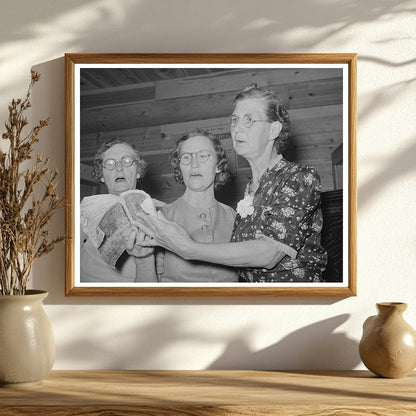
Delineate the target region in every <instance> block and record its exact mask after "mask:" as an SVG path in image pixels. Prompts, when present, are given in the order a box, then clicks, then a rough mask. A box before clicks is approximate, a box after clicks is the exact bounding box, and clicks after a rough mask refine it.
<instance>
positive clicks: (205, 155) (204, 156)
mask: <svg viewBox="0 0 416 416" xmlns="http://www.w3.org/2000/svg"><path fill="white" fill-rule="evenodd" d="M193 155H195V156H196V160H197V161H198V163H205V162H207V161H208V159H209V158H210V157H211V156H212V154H211V152H209V151H208V150H200V151H199V152H192V153H182V155H181V157H180V158H179V161H180V162H181V163H182V165H190V164H191V163H192V156H193Z"/></svg>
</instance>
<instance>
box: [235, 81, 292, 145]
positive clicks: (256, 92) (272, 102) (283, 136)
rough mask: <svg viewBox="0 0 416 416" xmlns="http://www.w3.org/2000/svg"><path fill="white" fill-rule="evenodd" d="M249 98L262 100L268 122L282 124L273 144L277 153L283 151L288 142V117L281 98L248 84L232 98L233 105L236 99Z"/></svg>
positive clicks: (272, 92)
mask: <svg viewBox="0 0 416 416" xmlns="http://www.w3.org/2000/svg"><path fill="white" fill-rule="evenodd" d="M250 98H259V99H262V100H264V102H265V113H266V117H267V119H268V120H269V121H270V122H273V121H279V122H280V124H281V125H282V130H281V131H280V134H279V136H277V137H276V138H275V141H274V144H275V147H276V150H277V153H283V152H284V151H285V150H286V149H287V146H288V144H289V136H290V119H289V113H288V112H287V110H286V107H285V105H284V104H283V102H282V100H281V98H280V97H279V96H278V94H277V93H275V92H274V91H271V90H267V89H264V88H259V87H258V86H257V84H250V85H248V86H247V87H246V88H244V90H242V91H240V92H239V93H238V94H237V96H236V97H235V99H234V105H236V104H237V102H238V101H243V100H247V99H250Z"/></svg>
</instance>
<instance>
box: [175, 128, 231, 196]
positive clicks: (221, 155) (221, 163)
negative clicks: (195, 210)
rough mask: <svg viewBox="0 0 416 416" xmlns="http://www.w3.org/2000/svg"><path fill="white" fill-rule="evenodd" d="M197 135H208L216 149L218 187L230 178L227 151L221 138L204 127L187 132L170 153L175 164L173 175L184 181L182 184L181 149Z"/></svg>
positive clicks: (216, 186) (215, 183) (216, 181)
mask: <svg viewBox="0 0 416 416" xmlns="http://www.w3.org/2000/svg"><path fill="white" fill-rule="evenodd" d="M197 136H202V137H206V138H207V139H208V140H209V141H210V142H211V144H212V147H213V148H214V150H215V155H216V157H217V169H218V172H217V173H216V175H215V180H214V187H215V189H218V188H219V187H221V186H222V185H224V184H225V183H227V182H228V180H229V179H230V173H229V171H228V165H227V157H226V153H225V150H224V149H223V147H222V146H221V142H220V140H219V139H218V138H217V137H216V136H214V135H213V134H211V133H208V132H207V131H205V130H202V129H196V130H193V131H191V132H190V133H187V134H185V135H184V136H182V137H181V138H180V139H179V140H178V142H177V143H176V149H175V150H174V151H173V152H172V153H171V155H170V163H171V164H172V166H173V176H174V178H175V181H176V182H178V183H182V184H183V183H184V182H183V176H182V172H181V169H180V167H179V165H180V160H179V150H180V147H181V145H182V143H183V142H186V141H187V140H188V139H190V138H191V137H197Z"/></svg>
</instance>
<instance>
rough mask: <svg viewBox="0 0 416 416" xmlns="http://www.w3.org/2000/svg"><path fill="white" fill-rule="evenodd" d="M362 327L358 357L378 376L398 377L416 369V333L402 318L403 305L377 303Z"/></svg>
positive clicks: (405, 305) (404, 306)
mask: <svg viewBox="0 0 416 416" xmlns="http://www.w3.org/2000/svg"><path fill="white" fill-rule="evenodd" d="M377 309H378V315H375V316H370V317H369V318H368V319H367V320H366V321H365V322H364V325H363V336H362V338H361V341H360V346H359V350H360V357H361V359H362V361H363V363H364V364H365V366H366V367H367V368H368V369H369V370H370V371H372V372H373V373H374V374H377V375H378V376H381V377H389V378H400V377H404V376H406V375H407V374H409V373H410V372H411V371H412V370H413V369H414V368H415V367H416V331H415V330H414V329H413V328H412V327H411V326H410V325H409V324H408V323H407V322H406V321H405V320H404V319H403V312H404V311H405V310H406V309H407V304H406V303H377Z"/></svg>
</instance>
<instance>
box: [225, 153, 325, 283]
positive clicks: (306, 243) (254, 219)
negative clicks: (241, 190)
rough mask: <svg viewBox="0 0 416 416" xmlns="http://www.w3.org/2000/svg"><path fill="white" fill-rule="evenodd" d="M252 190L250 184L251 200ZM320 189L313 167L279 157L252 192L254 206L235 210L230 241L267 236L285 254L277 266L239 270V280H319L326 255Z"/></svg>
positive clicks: (318, 179)
mask: <svg viewBox="0 0 416 416" xmlns="http://www.w3.org/2000/svg"><path fill="white" fill-rule="evenodd" d="M248 189H249V185H247V190H246V198H247V199H246V198H245V200H246V201H247V200H249V201H250V196H249V195H248ZM320 192H321V184H320V178H319V175H318V173H317V172H316V170H315V169H314V168H311V167H307V166H303V165H299V164H297V163H293V162H288V161H287V160H285V159H284V158H281V159H280V160H279V161H278V162H277V163H276V165H274V167H272V168H271V169H267V170H266V172H265V173H264V174H263V176H262V177H261V179H260V181H259V186H258V188H257V191H256V192H255V193H254V195H253V196H252V208H251V209H250V208H248V209H247V208H246V209H244V210H243V211H242V212H241V213H239V214H237V217H236V219H235V223H234V229H233V234H232V237H231V241H232V242H239V241H248V240H254V239H258V238H261V237H263V236H266V237H269V238H272V239H273V240H275V241H277V242H279V243H281V244H282V247H284V248H286V250H283V251H284V252H285V253H287V255H286V256H285V257H284V258H283V259H282V261H280V262H279V263H278V264H277V265H276V266H275V267H274V268H273V269H263V268H244V269H241V270H240V281H241V282H254V283H256V282H276V283H278V282H304V283H308V282H320V281H321V279H322V278H321V275H322V271H323V270H324V269H325V267H326V262H327V253H326V250H325V249H324V248H323V247H322V246H321V244H320V239H321V237H320V234H321V229H322V212H321V208H320V204H321V199H320ZM238 211H241V210H239V209H237V212H238Z"/></svg>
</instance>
